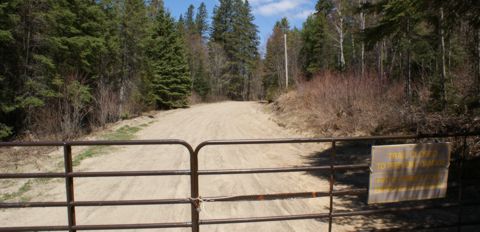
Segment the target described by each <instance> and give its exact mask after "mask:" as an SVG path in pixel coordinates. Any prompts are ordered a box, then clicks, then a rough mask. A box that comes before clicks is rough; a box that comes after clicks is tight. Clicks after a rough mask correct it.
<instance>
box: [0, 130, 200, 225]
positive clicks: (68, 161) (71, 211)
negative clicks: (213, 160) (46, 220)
mask: <svg viewBox="0 0 480 232" xmlns="http://www.w3.org/2000/svg"><path fill="white" fill-rule="evenodd" d="M119 145H121V146H133V145H179V146H183V147H185V148H186V149H187V150H188V154H189V156H190V157H189V158H190V163H191V166H196V165H197V164H196V161H195V160H196V157H194V156H193V155H192V154H193V148H192V147H191V146H190V144H188V143H187V142H185V141H182V140H173V139H172V140H140V141H75V142H29V143H22V142H13V143H0V147H27V146H28V147H40V146H51V147H63V151H64V152H63V153H64V165H65V172H62V173H0V179H19V178H22V179H23V178H65V186H66V187H65V189H66V201H65V202H15V203H0V208H34V207H67V216H68V218H67V219H68V220H67V221H68V225H65V226H28V227H0V231H45V230H46V231H65V230H68V231H77V230H115V229H155V228H179V227H192V225H193V223H192V222H195V221H198V218H195V217H193V216H194V214H193V212H196V207H195V206H194V204H193V203H192V200H191V199H194V198H197V196H196V194H195V193H194V192H192V193H191V196H190V198H181V199H152V200H115V201H75V197H74V194H75V193H74V192H75V191H74V181H73V178H82V177H124V176H172V175H188V176H190V179H191V186H190V188H191V189H194V186H196V184H195V183H194V182H195V179H197V178H196V177H195V176H196V174H195V173H194V172H191V171H190V170H173V171H170V170H169V171H165V170H159V171H118V172H114V171H110V172H74V171H73V164H72V146H119ZM171 204H190V205H191V210H192V222H173V223H144V224H117V225H77V224H76V215H75V207H86V206H127V205H171Z"/></svg>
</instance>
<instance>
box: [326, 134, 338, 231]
mask: <svg viewBox="0 0 480 232" xmlns="http://www.w3.org/2000/svg"><path fill="white" fill-rule="evenodd" d="M336 149H337V148H336V141H335V140H333V141H332V152H331V153H330V181H329V182H330V189H329V195H330V196H329V197H330V207H329V211H328V232H332V223H333V186H334V185H335V156H336Z"/></svg>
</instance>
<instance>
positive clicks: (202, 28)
mask: <svg viewBox="0 0 480 232" xmlns="http://www.w3.org/2000/svg"><path fill="white" fill-rule="evenodd" d="M207 18H208V12H207V6H206V5H205V3H204V2H202V3H201V4H200V6H199V7H198V10H197V16H196V17H195V26H196V28H197V30H196V32H197V33H198V34H199V35H200V36H201V37H202V38H203V39H206V37H207V35H206V33H207V30H208V22H207Z"/></svg>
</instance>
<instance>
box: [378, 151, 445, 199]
mask: <svg viewBox="0 0 480 232" xmlns="http://www.w3.org/2000/svg"><path fill="white" fill-rule="evenodd" d="M450 153H451V144H450V143H425V144H402V145H388V146H373V147H372V164H371V166H370V171H371V173H370V184H369V191H368V204H375V203H388V202H400V201H410V200H424V199H434V198H443V197H445V195H446V193H447V180H448V167H449V164H450Z"/></svg>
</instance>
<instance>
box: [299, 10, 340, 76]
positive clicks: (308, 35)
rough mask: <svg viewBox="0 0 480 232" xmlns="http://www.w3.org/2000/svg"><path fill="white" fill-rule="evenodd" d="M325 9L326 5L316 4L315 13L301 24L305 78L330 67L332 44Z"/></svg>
mask: <svg viewBox="0 0 480 232" xmlns="http://www.w3.org/2000/svg"><path fill="white" fill-rule="evenodd" d="M322 3H325V2H323V1H322ZM326 7H328V5H327V6H323V5H321V4H320V3H319V4H317V13H316V14H315V15H311V16H309V17H308V18H307V20H306V21H305V23H304V24H303V30H302V38H303V44H304V46H303V49H302V53H303V54H304V55H303V57H304V67H303V69H304V72H305V73H306V76H307V78H311V77H312V76H313V75H314V74H316V73H318V72H320V71H321V70H326V69H328V68H329V67H331V63H332V51H331V49H332V47H333V46H331V44H332V43H333V42H332V41H330V39H329V38H328V24H327V10H326Z"/></svg>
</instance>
